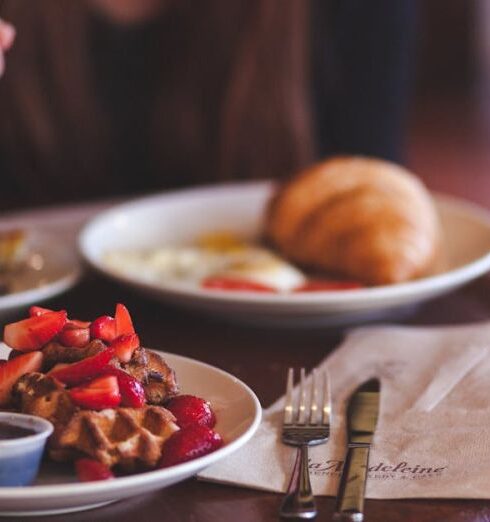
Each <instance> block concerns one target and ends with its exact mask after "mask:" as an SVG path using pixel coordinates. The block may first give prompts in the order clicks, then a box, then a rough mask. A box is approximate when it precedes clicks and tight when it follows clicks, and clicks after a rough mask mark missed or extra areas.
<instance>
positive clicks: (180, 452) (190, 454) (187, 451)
mask: <svg viewBox="0 0 490 522" xmlns="http://www.w3.org/2000/svg"><path fill="white" fill-rule="evenodd" d="M222 445H223V439H222V438H221V436H220V435H219V433H216V432H215V431H213V430H212V429H211V428H208V427H207V426H201V425H200V424H194V425H193V426H189V427H188V428H184V429H180V430H179V431H177V432H176V433H174V434H173V435H172V436H171V437H170V438H169V439H168V440H167V441H166V442H165V444H164V446H163V455H162V458H161V460H160V464H159V466H160V467H161V468H166V467H168V466H174V465H175V464H181V463H182V462H187V461H188V460H193V459H196V458H198V457H202V456H203V455H207V454H208V453H211V452H212V451H215V450H217V449H218V448H220V447H221V446H222Z"/></svg>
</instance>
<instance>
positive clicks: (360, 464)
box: [334, 446, 369, 522]
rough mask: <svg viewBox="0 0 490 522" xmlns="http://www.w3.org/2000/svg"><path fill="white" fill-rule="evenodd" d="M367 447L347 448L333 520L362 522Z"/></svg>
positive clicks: (367, 458) (367, 455) (367, 457)
mask: <svg viewBox="0 0 490 522" xmlns="http://www.w3.org/2000/svg"><path fill="white" fill-rule="evenodd" d="M368 461H369V446H356V447H352V448H349V449H348V451H347V456H346V459H345V463H344V468H343V469H342V476H341V478H340V486H339V492H338V495H337V505H336V506H335V516H334V520H337V521H342V522H344V521H345V522H362V520H364V514H363V507H364V493H365V491H366V479H367V469H368Z"/></svg>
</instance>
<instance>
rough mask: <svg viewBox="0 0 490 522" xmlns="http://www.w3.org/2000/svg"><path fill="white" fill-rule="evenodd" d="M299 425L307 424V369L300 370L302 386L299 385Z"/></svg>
mask: <svg viewBox="0 0 490 522" xmlns="http://www.w3.org/2000/svg"><path fill="white" fill-rule="evenodd" d="M296 422H297V423H298V424H305V422H306V387H305V369H304V368H301V370H300V384H299V404H298V419H297V421H296Z"/></svg>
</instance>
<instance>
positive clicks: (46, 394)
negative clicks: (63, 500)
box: [13, 373, 178, 471]
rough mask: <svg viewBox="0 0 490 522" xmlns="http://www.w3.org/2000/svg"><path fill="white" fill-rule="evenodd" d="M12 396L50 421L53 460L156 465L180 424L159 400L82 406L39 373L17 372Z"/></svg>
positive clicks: (129, 468)
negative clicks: (19, 374)
mask: <svg viewBox="0 0 490 522" xmlns="http://www.w3.org/2000/svg"><path fill="white" fill-rule="evenodd" d="M13 397H14V401H15V403H16V405H17V407H18V410H19V411H21V412H23V413H28V414H31V415H37V416H39V417H43V418H45V419H47V420H49V421H51V422H52V423H53V424H54V427H55V430H54V433H53V435H52V436H51V438H50V440H49V444H48V449H49V454H50V456H51V458H52V459H53V460H57V461H69V460H75V459H77V458H79V457H82V456H89V457H93V458H95V459H97V460H99V461H100V462H102V463H103V464H105V465H106V466H108V467H110V468H112V467H113V466H117V467H118V468H121V469H123V470H125V471H135V470H138V469H145V468H151V467H155V465H156V464H157V463H158V461H159V460H160V457H161V455H162V447H163V444H164V442H165V441H166V440H167V439H168V438H169V437H170V436H171V435H172V434H173V433H174V432H175V431H177V430H178V427H177V425H176V424H175V423H174V421H175V417H174V416H173V415H172V414H171V413H170V412H169V411H168V410H166V409H165V408H162V407H160V406H144V407H142V408H113V409H105V410H102V411H93V410H80V409H79V408H77V407H76V406H74V405H73V403H72V401H71V399H70V395H69V393H68V392H67V391H66V390H65V389H64V388H63V386H62V385H61V384H60V383H58V382H57V381H56V380H55V379H53V378H51V377H49V376H47V375H44V374H42V373H30V374H26V375H24V376H23V377H21V378H20V379H19V380H18V381H17V383H16V385H15V387H14V390H13Z"/></svg>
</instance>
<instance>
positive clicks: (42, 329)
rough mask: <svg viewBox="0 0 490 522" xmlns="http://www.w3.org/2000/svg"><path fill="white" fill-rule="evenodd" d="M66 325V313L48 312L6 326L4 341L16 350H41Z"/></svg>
mask: <svg viewBox="0 0 490 522" xmlns="http://www.w3.org/2000/svg"><path fill="white" fill-rule="evenodd" d="M65 323H66V312H65V311H64V310H61V311H59V312H46V313H44V314H42V315H39V316H34V317H29V318H28V319H23V320H22V321H17V322H16V323H10V324H8V325H6V326H5V328H4V331H3V340H4V341H5V343H6V344H7V345H8V346H9V347H10V348H13V349H14V350H19V351H21V352H30V351H32V350H39V349H40V348H42V347H43V346H44V345H45V344H46V343H47V342H49V341H51V339H53V337H54V336H55V335H56V334H58V333H59V332H60V331H61V329H62V328H63V326H64V325H65Z"/></svg>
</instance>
